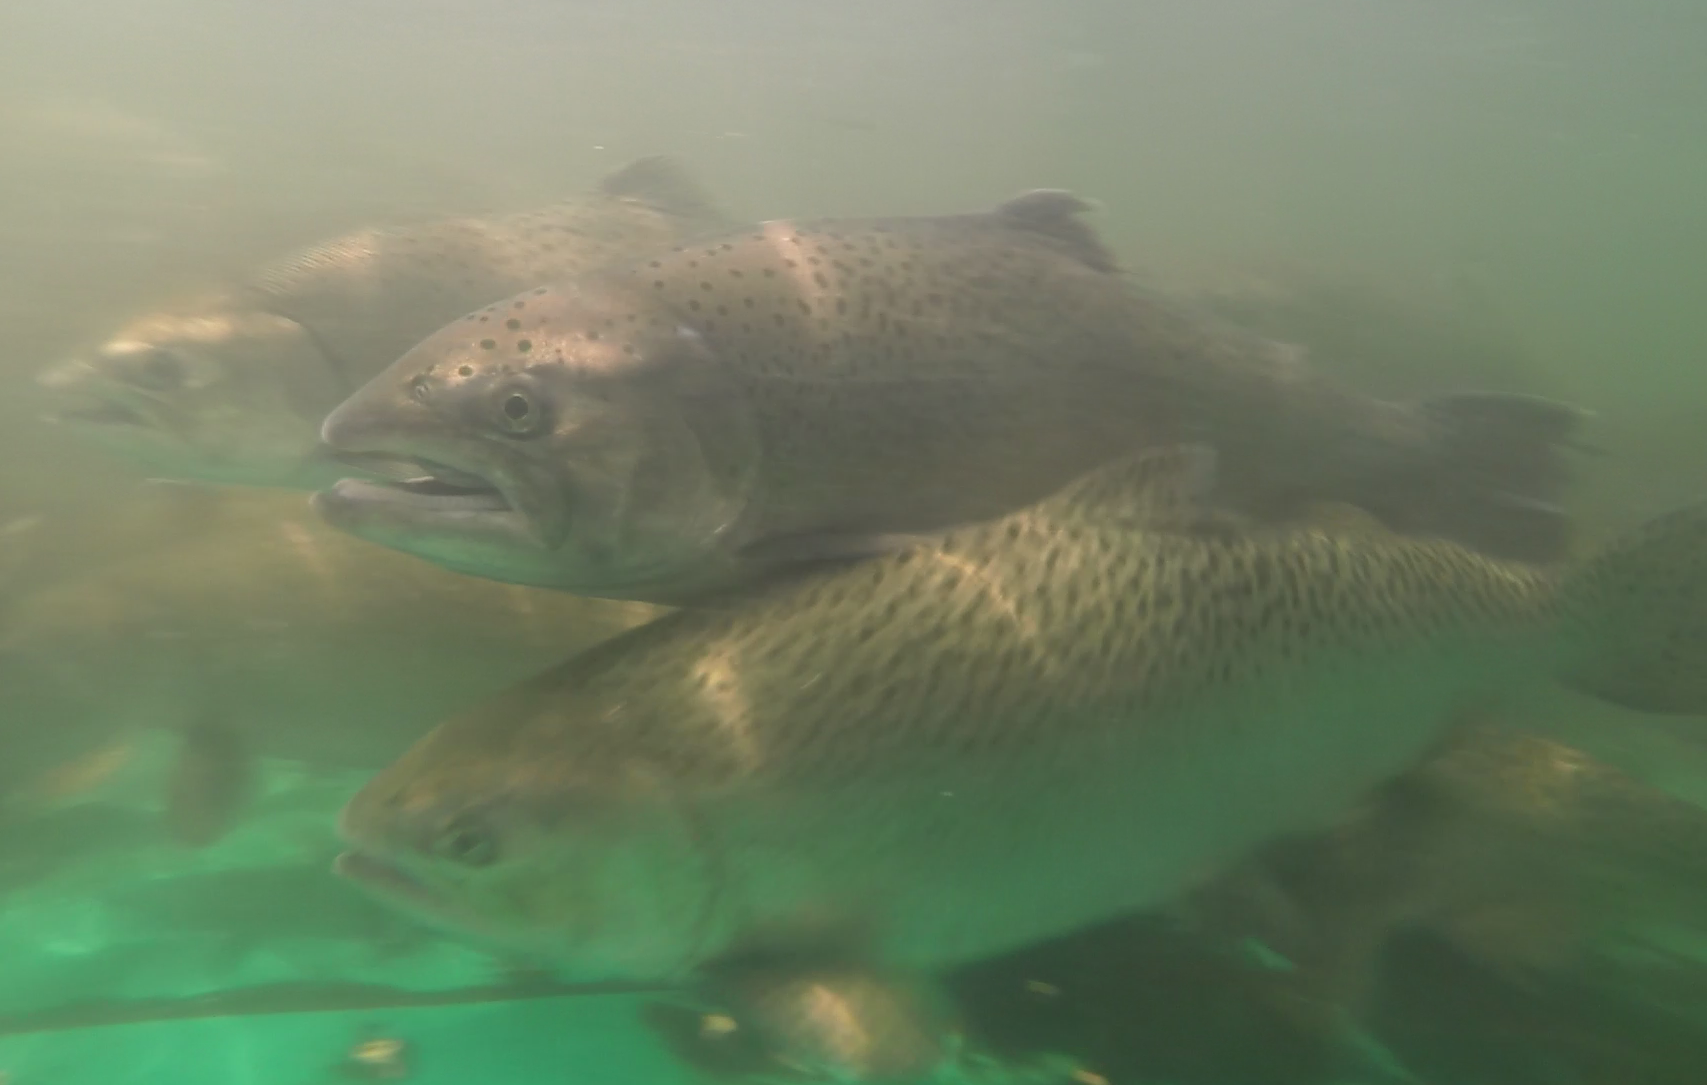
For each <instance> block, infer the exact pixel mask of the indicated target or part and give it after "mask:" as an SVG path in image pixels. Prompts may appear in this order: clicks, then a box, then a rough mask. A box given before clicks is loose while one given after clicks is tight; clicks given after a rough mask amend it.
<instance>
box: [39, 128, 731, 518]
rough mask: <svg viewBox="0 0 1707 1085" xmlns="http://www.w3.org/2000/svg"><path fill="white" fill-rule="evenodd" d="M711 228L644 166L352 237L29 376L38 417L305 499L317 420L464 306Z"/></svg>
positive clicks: (324, 466)
mask: <svg viewBox="0 0 1707 1085" xmlns="http://www.w3.org/2000/svg"><path fill="white" fill-rule="evenodd" d="M722 222H723V219H722V218H721V216H720V215H719V213H718V212H717V211H715V210H713V209H712V208H711V207H710V205H709V204H708V203H707V202H706V200H705V198H704V197H703V196H702V195H701V194H700V193H699V192H698V190H697V188H696V187H695V185H694V182H693V181H692V180H691V179H689V178H688V177H687V176H686V174H685V172H684V171H683V170H682V169H681V167H680V166H678V165H676V164H675V163H674V162H673V161H671V160H670V159H667V158H659V157H653V158H644V159H640V160H638V161H636V162H633V163H631V164H629V165H628V166H626V167H624V168H623V169H621V170H619V171H617V172H615V173H613V174H611V175H610V176H608V177H606V178H605V179H604V180H603V181H602V182H601V183H600V184H599V186H598V187H597V188H596V189H595V190H594V191H592V192H590V193H587V194H585V195H582V196H578V197H575V198H571V199H567V200H563V201H561V202H559V203H556V204H553V205H550V206H547V207H542V208H538V209H534V210H529V211H521V212H515V213H510V214H500V215H492V216H488V217H483V218H477V217H464V218H443V219H433V220H427V221H422V222H416V223H412V224H400V225H392V226H376V227H372V228H368V229H363V230H357V231H355V232H353V233H350V234H346V235H344V236H342V237H338V238H334V239H332V240H329V241H325V242H322V243H319V244H316V245H313V246H310V247H308V248H306V249H303V250H302V251H300V252H297V253H294V254H291V255H289V256H287V257H285V258H283V259H280V260H279V261H277V262H275V263H273V264H270V265H268V266H265V267H262V268H259V269H257V270H256V271H254V272H252V273H251V274H249V275H247V276H245V277H244V278H243V279H242V280H240V281H239V282H237V283H235V284H232V285H231V286H230V287H229V288H226V289H223V290H219V291H215V292H212V293H210V294H208V295H207V296H204V297H200V298H195V299H191V300H190V301H188V302H186V303H185V304H183V305H180V306H177V307H174V308H170V309H166V310H163V311H161V312H156V313H151V314H148V315H146V316H143V317H141V318H139V319H137V320H135V321H132V322H131V323H130V324H129V325H127V326H126V327H124V328H121V329H120V330H119V331H118V332H117V333H115V334H114V335H113V336H112V337H110V338H109V339H108V340H107V341H106V342H105V343H103V344H102V345H101V346H100V347H99V348H97V349H96V350H95V351H94V353H93V355H92V356H91V357H89V358H87V359H81V360H77V361H73V362H70V363H67V364H65V365H62V366H58V367H55V368H54V369H51V370H49V371H47V372H45V373H44V374H43V375H42V378H41V381H42V383H43V384H44V385H45V386H46V390H47V392H48V395H49V400H50V405H51V407H52V408H53V410H54V417H56V418H57V419H58V420H60V421H62V422H64V423H66V424H68V425H73V426H75V427H76V428H77V429H78V430H79V431H80V432H82V433H83V434H84V435H86V436H87V437H88V438H89V439H91V440H93V441H95V442H97V443H99V444H101V445H103V446H105V447H107V448H108V449H109V450H110V451H112V452H113V453H115V454H117V455H119V456H121V457H123V458H125V459H128V460H131V461H133V462H135V463H136V464H138V465H139V466H142V467H145V468H147V469H148V470H149V471H151V472H152V473H154V474H157V475H163V476H167V477H173V478H189V479H200V480H207V481H216V482H228V483H242V484H251V485H276V486H291V487H295V488H310V489H312V488H314V487H315V486H317V485H321V484H324V483H326V482H328V481H329V480H330V479H335V478H337V477H338V476H339V474H347V473H348V472H347V470H343V471H338V470H334V469H333V467H332V465H331V464H330V463H329V462H327V461H325V460H323V459H322V458H321V457H320V456H319V455H318V454H317V443H318V433H319V427H320V423H321V420H322V419H323V418H324V417H325V415H326V413H327V412H328V411H330V410H331V409H332V408H333V407H334V406H336V405H337V404H338V402H339V401H340V400H342V399H343V398H344V397H345V396H347V395H349V394H350V392H352V391H354V390H355V389H356V388H357V387H359V386H360V385H361V384H363V383H364V382H365V381H366V380H368V379H369V378H370V377H372V376H373V375H374V374H376V373H378V372H379V371H380V370H382V369H384V368H385V366H387V365H389V364H390V363H391V362H392V361H394V360H396V358H397V357H398V356H399V355H401V354H402V353H403V352H404V351H405V350H407V349H408V348H409V347H410V346H412V345H413V344H414V343H415V342H417V341H418V340H420V339H421V338H422V337H423V336H425V335H427V334H428V333H430V332H431V331H432V330H433V329H435V328H437V327H439V326H440V325H442V324H444V323H445V322H447V321H449V320H452V319H454V318H456V317H458V316H460V315H462V314H463V313H466V312H467V311H468V310H470V309H472V308H474V307H476V306H479V305H484V304H486V303H488V302H491V301H493V300H495V299H497V298H501V297H504V296H505V295H508V294H512V293H514V292H515V291H517V290H520V289H522V288H524V287H528V286H532V285H534V284H536V283H539V282H544V281H548V280H552V279H557V278H561V277H564V276H569V275H574V274H578V273H580V272H583V271H586V270H588V269H590V268H592V267H595V266H597V265H599V264H601V263H603V262H606V261H609V260H612V259H615V258H617V257H619V256H623V255H626V254H627V253H630V252H635V251H644V250H647V249H650V248H653V247H657V246H661V245H668V244H669V243H671V242H672V241H674V240H676V239H677V238H679V237H682V236H686V235H689V234H693V233H696V232H699V231H701V230H706V229H713V228H715V227H716V225H718V224H720V223H722Z"/></svg>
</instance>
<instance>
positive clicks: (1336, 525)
mask: <svg viewBox="0 0 1707 1085" xmlns="http://www.w3.org/2000/svg"><path fill="white" fill-rule="evenodd" d="M1290 523H1291V526H1294V527H1298V528H1301V529H1304V530H1308V531H1319V532H1321V533H1322V534H1324V535H1337V536H1362V537H1365V538H1377V539H1383V538H1392V537H1394V535H1395V532H1394V531H1393V529H1392V528H1390V527H1388V526H1387V525H1386V524H1384V523H1382V522H1381V519H1380V518H1379V517H1377V516H1376V515H1375V514H1374V513H1372V512H1368V511H1366V510H1364V509H1361V508H1359V507H1358V506H1356V505H1348V504H1345V503H1344V502H1340V501H1319V502H1315V503H1313V504H1309V505H1306V506H1304V508H1302V509H1300V510H1299V511H1298V513H1297V514H1296V515H1294V516H1292V517H1291V518H1290Z"/></svg>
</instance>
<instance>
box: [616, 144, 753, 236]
mask: <svg viewBox="0 0 1707 1085" xmlns="http://www.w3.org/2000/svg"><path fill="white" fill-rule="evenodd" d="M598 189H599V192H600V193H602V194H604V195H606V196H609V197H610V198H611V199H615V200H634V201H636V202H639V203H643V204H646V205H647V206H648V207H651V208H653V209H655V210H658V211H662V212H664V213H665V214H669V215H679V216H681V217H682V218H686V219H704V220H706V221H708V222H722V221H723V220H724V217H725V216H724V214H723V212H722V211H720V210H719V209H718V208H717V205H716V204H714V203H713V202H712V200H711V197H710V196H708V195H707V194H706V192H705V190H704V189H702V188H701V187H700V185H699V182H698V181H696V180H694V178H693V176H692V175H691V174H689V173H688V170H687V167H686V166H684V165H682V163H681V162H679V161H678V160H676V159H675V158H673V157H672V156H670V155H666V154H653V155H647V156H646V157H644V158H636V159H635V160H634V161H632V162H630V163H629V164H628V165H626V166H623V167H622V168H621V169H619V170H617V171H616V172H614V173H611V174H608V175H606V176H605V178H604V179H603V180H601V181H600V182H599V186H598Z"/></svg>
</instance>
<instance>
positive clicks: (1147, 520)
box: [341, 450, 1707, 979]
mask: <svg viewBox="0 0 1707 1085" xmlns="http://www.w3.org/2000/svg"><path fill="white" fill-rule="evenodd" d="M1209 459H1211V456H1210V454H1208V453H1206V452H1202V451H1201V450H1199V451H1195V452H1187V453H1180V452H1173V451H1169V452H1162V453H1156V454H1151V455H1149V456H1145V457H1139V458H1138V459H1136V460H1126V461H1117V462H1116V463H1115V464H1111V465H1109V466H1107V467H1105V468H1103V469H1100V470H1099V471H1097V472H1094V473H1092V474H1091V475H1089V476H1087V477H1086V478H1084V479H1083V480H1081V481H1079V482H1078V483H1075V484H1074V485H1073V486H1071V487H1069V488H1067V489H1066V490H1064V491H1063V492H1062V493H1060V494H1058V495H1056V496H1055V497H1052V498H1050V499H1049V500H1047V501H1045V502H1042V503H1040V504H1039V505H1037V506H1035V507H1032V508H1030V509H1027V510H1023V511H1021V512H1019V513H1016V514H1013V515H1011V516H1009V517H1006V518H1002V519H1000V520H997V521H994V522H992V523H989V524H986V525H982V526H978V527H973V528H968V529H965V530H962V531H958V532H953V533H950V534H948V535H946V536H945V537H944V538H942V539H941V540H939V541H935V542H931V543H928V544H923V545H920V546H918V547H915V548H912V549H908V550H905V551H902V552H900V553H897V554H894V555H889V556H885V557H882V558H878V559H874V560H872V561H869V562H862V563H856V564H853V565H851V566H848V567H846V568H843V569H840V570H837V571H834V572H830V573H826V574H824V575H820V576H815V577H807V578H799V579H794V578H791V579H790V580H788V581H786V582H783V583H779V584H777V585H774V586H773V587H772V588H771V589H769V590H768V591H765V592H762V593H760V594H759V596H758V597H756V598H752V599H749V600H746V601H743V602H740V603H732V604H731V605H729V606H727V607H724V608H705V609H694V610H686V611H678V612H676V613H674V614H671V615H668V616H666V617H664V618H661V619H659V620H658V621H655V622H652V623H650V624H648V625H647V626H644V627H642V628H641V629H639V630H636V631H633V632H630V633H627V634H624V635H623V636H620V637H618V638H616V639H614V640H611V641H608V642H606V643H604V644H602V645H600V646H597V647H595V648H593V649H591V650H589V651H587V652H585V653H583V654H581V655H579V656H576V657H574V658H572V659H570V660H568V661H567V662H565V663H563V664H562V665H561V666H559V667H557V668H555V669H553V670H550V671H548V672H545V673H543V674H541V675H540V676H538V677H537V678H535V679H533V680H531V681H529V682H526V683H524V684H522V685H520V686H518V687H516V688H514V689H513V690H511V691H510V692H509V693H507V694H505V695H504V696H502V697H499V698H496V699H494V700H492V701H491V702H489V703H488V704H486V705H484V706H483V707H480V708H478V709H475V710H473V711H470V712H468V713H466V714H463V715H460V716H457V717H454V718H452V719H451V720H449V721H448V722H446V723H444V724H442V725H441V726H440V727H439V728H438V729H437V730H436V731H435V732H434V733H432V734H431V735H429V736H428V737H427V738H425V739H423V740H422V741H421V742H420V743H418V744H417V745H416V746H415V747H414V748H412V749H411V750H410V752H409V753H407V754H406V755H404V757H403V758H401V759H400V760H399V761H398V762H397V763H396V764H394V765H392V766H391V767H390V768H388V769H386V770H385V771H383V772H382V773H380V774H379V775H378V776H377V777H376V778H375V779H374V780H373V781H371V782H370V784H369V785H368V786H367V787H366V788H365V789H364V790H363V791H362V792H361V793H359V794H358V796H357V797H356V798H355V799H353V800H352V802H351V804H350V805H349V806H348V807H347V809H346V810H345V813H344V815H343V832H344V834H345V836H346V838H347V840H348V842H349V846H350V849H351V850H350V852H349V854H348V855H347V856H346V857H345V858H344V859H343V860H342V862H341V869H342V870H343V872H344V873H345V874H346V875H348V876H350V877H352V878H355V879H357V880H359V881H361V882H362V883H364V884H367V885H369V886H371V887H373V888H374V889H375V890H376V891H378V892H380V893H382V894H384V895H386V896H388V897H389V898H390V899H392V900H395V901H396V902H397V903H399V904H400V905H402V906H404V907H407V908H411V909H414V910H416V911H417V912H418V913H420V914H422V915H424V916H426V917H428V918H430V919H433V920H434V921H436V922H441V923H446V924H449V925H451V926H453V927H455V928H457V929H460V930H462V931H465V932H468V933H469V934H472V935H475V936H478V937H483V938H487V939H492V940H495V941H498V942H500V943H502V944H505V945H508V946H511V947H515V948H518V949H521V950H523V951H528V952H533V953H537V954H539V955H541V956H543V957H547V958H550V959H552V960H554V961H556V962H558V964H559V965H560V966H561V967H563V968H564V969H566V970H567V971H568V972H570V973H572V974H574V975H576V976H586V977H589V978H590V977H600V978H611V977H624V978H629V979H643V978H644V979H663V978H669V977H677V976H691V975H693V974H694V973H696V972H697V971H699V970H701V969H704V968H707V967H709V966H712V965H714V964H716V963H717V962H719V961H721V960H723V959H725V958H727V957H728V956H729V955H731V954H740V953H742V952H751V951H756V950H760V949H776V950H778V951H783V952H786V951H787V950H788V949H790V948H792V947H798V946H802V945H808V946H818V945H823V944H825V943H834V942H838V941H841V942H844V943H852V944H857V945H859V946H860V947H861V952H864V953H869V954H872V955H873V959H875V960H877V961H879V962H881V963H882V964H884V965H895V966H914V967H924V968H932V967H938V966H947V965H952V964H954V963H957V962H962V961H967V960H972V959H977V958H980V957H984V956H988V955H992V954H995V953H999V952H1001V951H1003V950H1007V949H1011V948H1014V947H1017V946H1021V945H1024V944H1027V943H1030V942H1034V941H1038V940H1041V939H1045V938H1048V937H1051V936H1054V935H1059V934H1064V933H1066V932H1069V931H1072V930H1074V929H1076V928H1079V927H1083V926H1085V925H1087V924H1091V923H1094V922H1096V921H1098V920H1102V919H1108V918H1112V917H1115V916H1118V915H1120V914H1123V913H1126V912H1131V911H1134V910H1138V909H1143V908H1146V907H1150V906H1154V905H1159V904H1162V903H1164V902H1166V901H1168V900H1169V899H1172V898H1175V897H1176V896H1177V895H1178V894H1179V893H1181V892H1182V891H1184V890H1186V889H1188V888H1189V887H1191V886H1193V885H1194V884H1197V883H1198V882H1199V881H1200V880H1203V879H1205V878H1207V877H1209V876H1212V875H1213V874H1214V873H1215V872H1216V871H1217V870H1219V869H1221V868H1223V867H1225V866H1227V865H1228V864H1229V863H1232V862H1235V861H1237V860H1239V859H1240V858H1241V857H1242V856H1244V855H1245V854H1246V853H1248V852H1249V851H1250V849H1252V848H1253V847H1256V846H1258V845H1260V844H1263V843H1264V842H1266V841H1268V840H1270V839H1273V838H1276V837H1278V836H1280V835H1283V834H1286V833H1289V832H1293V831H1305V830H1309V829H1312V828H1318V827H1321V826H1324V825H1327V824H1329V823H1330V822H1331V821H1332V820H1333V819H1335V818H1336V817H1339V816H1341V815H1342V814H1343V813H1344V811H1346V810H1347V809H1349V808H1350V807H1351V806H1352V805H1353V804H1354V803H1355V802H1356V800H1357V799H1358V798H1359V797H1360V796H1361V795H1363V794H1365V793H1366V792H1367V791H1368V789H1369V788H1371V787H1373V786H1375V785H1377V784H1379V783H1381V782H1382V781H1383V780H1386V779H1388V778H1390V777H1393V776H1395V775H1397V774H1399V773H1401V772H1403V771H1404V770H1406V769H1407V768H1409V767H1410V766H1412V765H1413V764H1415V763H1417V762H1419V761H1421V760H1422V759H1423V758H1424V757H1425V756H1427V755H1428V754H1429V753H1430V752H1431V751H1432V750H1433V749H1434V748H1435V747H1436V746H1437V744H1438V743H1439V742H1440V741H1441V740H1442V739H1443V738H1444V737H1445V735H1446V734H1447V733H1448V732H1449V731H1450V730H1451V729H1452V726H1453V721H1454V720H1455V719H1456V718H1457V717H1458V716H1459V715H1460V713H1461V711H1462V710H1463V709H1464V708H1465V707H1466V706H1472V705H1477V704H1480V703H1482V702H1484V701H1487V700H1490V699H1492V698H1494V697H1496V696H1498V695H1499V694H1501V693H1504V692H1508V691H1511V690H1512V689H1513V688H1514V687H1522V686H1524V685H1526V684H1528V683H1532V682H1544V681H1547V680H1549V679H1553V678H1560V679H1563V680H1566V681H1569V682H1571V683H1573V684H1575V685H1577V686H1579V687H1581V688H1583V689H1586V690H1588V691H1590V692H1592V693H1596V694H1599V695H1601V696H1605V697H1609V698H1615V699H1617V700H1619V701H1621V702H1623V703H1625V704H1626V705H1630V706H1634V707H1637V708H1641V709H1645V710H1648V711H1655V712H1667V711H1669V712H1679V713H1688V712H1695V711H1699V710H1701V709H1702V708H1704V707H1707V669H1704V668H1702V667H1700V665H1699V658H1700V654H1701V652H1702V650H1703V649H1704V648H1707V505H1702V506H1698V507H1694V508H1690V509H1687V510H1685V511H1683V512H1680V513H1676V514H1673V515H1671V516H1669V517H1666V518H1664V519H1661V520H1658V521H1656V522H1655V523H1653V524H1652V525H1650V526H1649V527H1647V528H1646V529H1644V530H1643V531H1641V532H1639V533H1638V534H1637V535H1636V536H1635V537H1634V538H1632V539H1630V540H1629V541H1627V542H1624V543H1622V544H1620V545H1618V546H1615V547H1613V548H1612V549H1610V550H1608V551H1606V552H1604V553H1602V554H1601V555H1599V556H1597V557H1596V558H1594V559H1592V560H1590V561H1589V562H1588V563H1587V564H1584V565H1581V566H1573V567H1571V568H1570V569H1569V571H1568V572H1563V573H1559V574H1553V573H1549V572H1545V571H1541V570H1538V569H1535V568H1531V567H1527V566H1519V565H1513V564H1503V563H1500V562H1498V561H1496V560H1493V559H1489V558H1486V557H1483V556H1479V555H1477V554H1475V553H1472V552H1470V551H1467V550H1464V549H1463V548H1461V547H1458V546H1456V545H1454V544H1451V543H1446V542H1440V541H1428V540H1415V539H1409V538H1402V537H1397V536H1388V535H1386V534H1383V533H1378V532H1350V533H1343V534H1331V533H1328V532H1324V531H1322V530H1319V529H1314V528H1308V527H1305V528H1296V529H1285V530H1282V529H1279V528H1274V529H1268V530H1264V531H1256V532H1251V531H1245V530H1242V529H1238V528H1236V527H1233V526H1230V525H1229V526H1218V525H1217V522H1216V521H1215V520H1213V519H1212V520H1210V521H1208V522H1206V523H1203V524H1202V525H1201V526H1199V525H1194V524H1193V522H1192V517H1193V516H1194V513H1192V512H1191V511H1190V506H1191V505H1192V503H1193V501H1192V500H1191V499H1187V498H1186V497H1185V494H1188V493H1189V494H1191V495H1201V493H1202V492H1203V490H1204V486H1205V485H1206V476H1207V475H1208V474H1210V472H1209V471H1207V470H1206V469H1205V467H1204V464H1205V463H1206V461H1208V460H1209ZM1182 506H1184V511H1183V512H1182Z"/></svg>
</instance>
